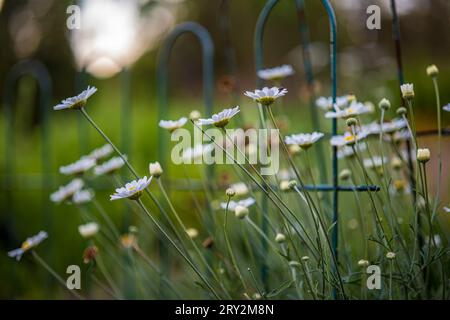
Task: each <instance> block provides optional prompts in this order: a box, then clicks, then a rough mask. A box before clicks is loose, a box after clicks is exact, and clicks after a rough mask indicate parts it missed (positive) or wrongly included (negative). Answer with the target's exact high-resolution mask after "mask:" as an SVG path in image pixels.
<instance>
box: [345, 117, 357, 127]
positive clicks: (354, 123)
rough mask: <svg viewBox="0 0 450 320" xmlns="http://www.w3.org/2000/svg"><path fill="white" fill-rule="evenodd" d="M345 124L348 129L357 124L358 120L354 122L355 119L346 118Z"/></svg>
mask: <svg viewBox="0 0 450 320" xmlns="http://www.w3.org/2000/svg"><path fill="white" fill-rule="evenodd" d="M345 123H346V124H347V126H348V127H353V126H355V125H356V124H357V123H358V120H356V119H355V118H348V119H347V120H346V121H345Z"/></svg>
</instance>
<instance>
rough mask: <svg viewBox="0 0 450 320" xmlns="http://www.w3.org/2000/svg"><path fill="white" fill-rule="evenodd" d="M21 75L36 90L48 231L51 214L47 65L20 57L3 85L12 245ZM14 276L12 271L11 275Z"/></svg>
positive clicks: (7, 207)
mask: <svg viewBox="0 0 450 320" xmlns="http://www.w3.org/2000/svg"><path fill="white" fill-rule="evenodd" d="M24 76H31V77H32V78H33V79H34V80H35V81H36V83H37V86H38V92H39V107H38V119H39V121H40V123H41V126H40V135H41V166H42V175H41V177H40V178H41V188H42V191H43V192H42V197H43V201H42V203H43V204H44V208H43V212H44V226H45V228H46V230H48V231H49V232H51V221H52V219H51V216H52V213H53V206H51V205H50V203H49V201H48V194H47V193H46V192H45V191H47V190H49V189H51V188H52V187H53V179H52V175H51V170H52V164H51V157H50V155H51V144H50V126H49V117H50V112H51V97H52V81H51V77H50V74H49V71H48V70H47V68H46V67H45V66H44V65H43V64H42V63H41V62H40V61H37V60H23V61H20V62H18V63H17V64H15V65H14V66H13V67H12V68H11V69H10V70H9V72H8V73H7V75H6V79H5V87H4V91H3V106H4V108H5V109H4V110H5V120H6V125H5V150H4V157H5V171H4V175H5V179H4V183H5V185H4V186H3V187H4V190H5V197H6V199H5V204H4V205H5V207H4V209H5V210H6V212H5V225H6V226H7V229H6V230H7V236H6V237H7V245H8V247H12V246H13V245H14V244H15V243H17V242H18V240H19V239H17V237H16V235H17V232H16V231H17V230H16V227H15V214H14V206H13V202H14V199H13V192H14V191H15V190H16V186H17V181H16V178H17V172H16V165H15V163H16V155H15V150H14V149H15V146H16V139H15V130H14V122H15V121H14V119H15V115H14V93H15V88H16V85H17V83H18V81H19V80H20V79H21V78H23V77H24ZM11 276H12V277H15V272H13V274H12V275H11Z"/></svg>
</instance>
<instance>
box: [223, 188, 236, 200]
mask: <svg viewBox="0 0 450 320" xmlns="http://www.w3.org/2000/svg"><path fill="white" fill-rule="evenodd" d="M225 193H226V194H227V196H228V197H230V198H231V197H234V195H235V194H236V191H235V190H234V189H233V188H228V189H227V190H226V191H225Z"/></svg>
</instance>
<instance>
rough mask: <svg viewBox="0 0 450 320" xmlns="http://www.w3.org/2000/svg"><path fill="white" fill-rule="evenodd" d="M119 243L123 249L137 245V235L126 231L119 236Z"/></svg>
mask: <svg viewBox="0 0 450 320" xmlns="http://www.w3.org/2000/svg"><path fill="white" fill-rule="evenodd" d="M120 244H121V245H122V247H124V248H125V249H130V248H136V247H137V245H138V244H137V237H136V235H135V234H133V233H126V234H124V235H122V236H121V237H120Z"/></svg>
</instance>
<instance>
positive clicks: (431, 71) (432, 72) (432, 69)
mask: <svg viewBox="0 0 450 320" xmlns="http://www.w3.org/2000/svg"><path fill="white" fill-rule="evenodd" d="M438 74H439V69H438V68H437V67H436V65H434V64H432V65H431V66H428V67H427V76H429V77H432V78H434V77H437V76H438Z"/></svg>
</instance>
